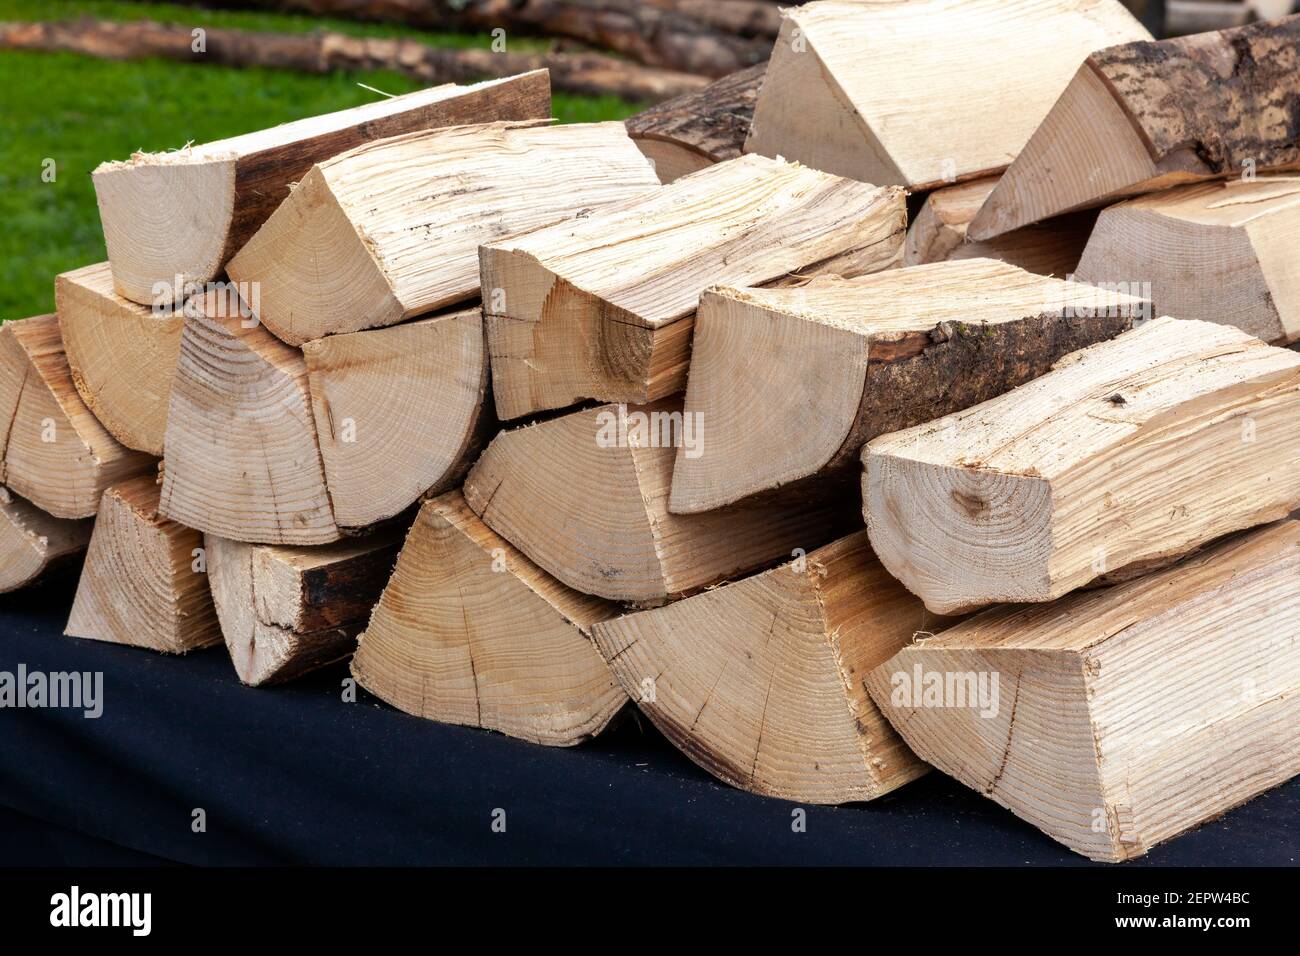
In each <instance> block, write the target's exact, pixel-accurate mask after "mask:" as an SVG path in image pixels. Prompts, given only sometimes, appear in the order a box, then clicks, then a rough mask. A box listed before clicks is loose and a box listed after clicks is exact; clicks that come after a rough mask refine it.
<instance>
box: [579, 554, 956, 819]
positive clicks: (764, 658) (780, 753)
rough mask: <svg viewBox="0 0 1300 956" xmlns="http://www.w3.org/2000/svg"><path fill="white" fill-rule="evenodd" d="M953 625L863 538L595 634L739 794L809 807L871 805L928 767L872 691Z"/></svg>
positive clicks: (691, 751) (672, 729) (657, 713)
mask: <svg viewBox="0 0 1300 956" xmlns="http://www.w3.org/2000/svg"><path fill="white" fill-rule="evenodd" d="M946 623H948V622H947V621H946V620H945V619H942V618H936V617H935V616H934V615H931V614H928V613H927V612H926V610H925V608H924V607H923V606H922V605H921V602H920V601H918V600H917V599H916V598H914V597H913V596H912V595H910V594H908V593H907V591H906V590H905V589H904V588H903V587H902V585H900V584H899V583H898V582H897V581H895V580H894V579H893V578H891V577H890V576H889V575H888V574H887V573H886V572H885V570H884V568H882V567H881V566H880V564H879V562H878V561H876V559H875V557H874V556H873V555H872V553H871V548H870V547H869V545H868V544H867V536H866V533H865V532H861V531H859V532H856V533H854V534H852V535H850V536H848V537H846V538H841V539H840V540H838V541H835V542H833V543H831V544H828V545H826V546H825V547H823V548H819V549H818V550H816V551H813V552H812V553H810V554H808V555H807V556H806V557H804V558H803V559H801V560H800V561H796V562H793V563H789V564H783V565H781V566H780V567H777V568H774V569H772V570H770V571H767V572H764V573H763V574H758V575H755V576H754V577H751V578H745V579H744V580H741V581H735V582H732V583H731V584H727V585H724V586H723V587H720V588H715V589H712V590H709V591H706V592H704V593H703V594H698V595H696V596H694V597H690V598H687V599H685V600H683V601H677V602H675V603H673V604H669V605H667V606H665V607H661V608H656V609H654V610H648V611H642V612H640V613H638V614H631V615H628V616H625V617H619V618H615V619H613V620H611V621H606V622H605V623H602V624H597V625H596V628H595V636H596V643H597V645H598V646H599V647H600V649H601V652H602V653H603V654H604V655H605V659H606V660H608V661H609V663H610V666H611V667H612V668H613V669H614V673H615V674H617V675H618V679H619V681H620V682H621V683H622V685H623V688H624V690H626V691H627V692H628V694H629V695H630V696H631V697H632V699H633V700H634V701H636V702H637V704H638V706H639V707H640V708H641V710H642V711H643V712H644V713H645V714H646V715H647V716H648V717H649V718H650V719H651V720H652V721H653V722H654V724H655V726H656V727H658V728H659V729H660V730H661V731H662V732H663V733H664V735H665V736H666V737H668V739H669V740H671V741H672V742H673V743H674V744H676V745H677V747H678V748H680V749H681V750H682V752H683V753H685V754H686V755H687V756H688V757H690V758H691V759H692V760H693V761H695V762H696V763H697V764H699V765H700V766H701V767H703V768H704V769H705V770H707V771H708V772H709V773H711V774H713V775H714V776H716V777H718V778H719V779H720V780H722V781H724V782H725V783H728V784H730V785H731V786H733V787H740V788H741V789H743V790H749V791H751V792H753V793H759V794H763V795H765V796H772V797H779V798H782V799H785V800H794V801H798V802H799V803H818V804H825V803H849V802H854V801H859V800H871V799H874V798H875V797H879V796H881V795H882V794H885V793H888V792H890V791H891V790H894V789H896V788H897V787H900V786H902V785H903V784H905V783H907V782H908V781H910V780H914V779H916V778H917V777H919V776H921V775H922V774H923V773H925V772H926V770H927V769H928V768H927V767H926V766H925V764H923V763H921V761H919V760H917V759H916V758H915V757H914V756H913V755H912V754H911V752H910V751H909V750H908V749H907V747H906V746H904V745H903V743H902V741H901V740H900V739H899V738H898V736H897V735H896V734H895V733H894V732H893V731H892V730H891V729H890V727H889V725H888V724H887V723H886V722H885V720H884V719H883V718H882V717H881V715H880V712H879V710H877V708H876V707H875V705H874V704H872V702H871V700H870V698H869V697H868V696H867V693H866V689H865V687H864V686H863V684H862V678H863V677H865V676H866V675H867V673H868V672H870V670H871V669H872V668H874V667H876V666H877V665H879V664H880V663H882V662H883V661H885V660H886V659H888V658H889V657H890V655H892V654H894V653H895V652H896V651H898V650H899V649H900V648H902V647H903V646H904V645H905V644H906V643H907V642H908V641H910V640H911V639H912V636H913V634H915V633H916V632H918V631H932V630H936V629H938V628H940V627H942V626H943V625H945V624H946Z"/></svg>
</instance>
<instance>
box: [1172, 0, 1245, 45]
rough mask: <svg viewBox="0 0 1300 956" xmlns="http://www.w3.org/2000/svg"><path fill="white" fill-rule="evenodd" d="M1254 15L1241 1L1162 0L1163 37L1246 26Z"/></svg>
mask: <svg viewBox="0 0 1300 956" xmlns="http://www.w3.org/2000/svg"><path fill="white" fill-rule="evenodd" d="M1253 14H1254V11H1252V10H1251V9H1250V7H1249V6H1247V5H1246V4H1245V3H1242V2H1241V0H1227V2H1225V0H1165V36H1167V37H1177V36H1186V35H1187V34H1189V33H1206V32H1208V31H1211V30H1224V29H1227V28H1228V27H1240V26H1245V25H1246V24H1247V23H1249V22H1250V20H1251V18H1252V16H1253Z"/></svg>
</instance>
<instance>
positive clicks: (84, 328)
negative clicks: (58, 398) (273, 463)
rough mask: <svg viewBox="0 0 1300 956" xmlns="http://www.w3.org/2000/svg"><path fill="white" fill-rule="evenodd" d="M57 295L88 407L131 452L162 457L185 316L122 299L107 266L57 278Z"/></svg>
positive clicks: (74, 370)
mask: <svg viewBox="0 0 1300 956" xmlns="http://www.w3.org/2000/svg"><path fill="white" fill-rule="evenodd" d="M54 295H55V300H56V303H57V305H58V315H59V331H60V332H61V333H62V335H63V347H64V349H65V350H66V352H67V356H68V366H69V368H70V369H71V370H72V381H73V383H74V384H75V385H76V386H77V391H78V392H79V393H80V394H81V398H82V401H84V402H85V403H86V405H87V407H89V408H90V410H91V411H92V412H94V413H95V417H96V418H98V419H99V420H100V422H101V423H103V425H104V427H105V428H107V429H108V430H109V432H110V433H111V434H112V436H113V437H114V438H116V439H117V440H118V441H120V442H121V443H122V444H123V445H125V446H126V447H127V448H134V449H136V450H137V451H143V452H148V453H149V454H150V455H161V454H162V453H163V432H164V431H165V430H166V428H167V401H168V399H169V398H170V396H171V391H172V379H173V378H175V377H176V358H177V356H178V355H179V354H180V350H181V327H182V326H183V325H184V324H185V317H184V316H183V315H182V314H181V313H180V311H179V310H176V311H173V310H172V309H171V308H170V307H163V308H159V309H151V308H149V307H147V306H143V305H138V304H136V303H135V302H132V301H131V300H130V299H124V298H123V297H122V296H120V295H118V294H117V293H116V292H114V291H113V274H112V272H111V271H109V267H108V263H107V262H101V263H99V264H98V265H93V266H86V267H85V268H84V269H77V270H75V271H74V272H65V273H63V274H62V275H60V276H58V277H57V278H56V279H55V281H54Z"/></svg>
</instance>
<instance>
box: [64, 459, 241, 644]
mask: <svg viewBox="0 0 1300 956" xmlns="http://www.w3.org/2000/svg"><path fill="white" fill-rule="evenodd" d="M202 544H203V538H202V535H200V534H199V533H198V532H197V531H194V530H192V529H190V528H186V527H184V526H183V525H179V524H177V523H176V522H175V521H169V520H167V519H166V518H163V517H161V516H160V515H159V514H158V484H157V482H156V481H155V480H154V478H153V476H152V475H141V476H140V477H138V478H132V479H131V480H130V481H125V482H122V483H121V484H119V485H114V486H113V487H111V488H109V489H108V490H107V491H105V492H104V496H103V499H102V500H101V501H100V504H99V514H98V516H97V517H96V518H95V530H94V534H93V535H92V536H91V539H90V550H89V551H88V552H87V554H86V563H85V565H84V566H83V567H82V570H81V581H80V583H79V584H78V585H77V596H76V599H75V600H74V601H73V604H72V614H71V616H70V617H69V618H68V627H67V630H65V631H64V633H65V634H67V635H68V636H69V637H81V638H87V639H89V640H94V641H107V642H109V643H112V644H128V645H131V646H133V647H145V648H148V649H149V650H154V651H163V652H165V653H168V654H185V653H187V652H189V651H193V650H197V649H199V648H201V647H208V646H209V645H212V644H216V643H218V642H219V641H220V640H221V629H220V628H219V627H218V625H217V614H216V611H215V610H214V609H213V607H212V596H211V594H210V593H209V591H208V580H207V578H206V577H205V575H204V573H203V570H202V564H200V563H199V558H200V555H201V551H200V548H201V547H202Z"/></svg>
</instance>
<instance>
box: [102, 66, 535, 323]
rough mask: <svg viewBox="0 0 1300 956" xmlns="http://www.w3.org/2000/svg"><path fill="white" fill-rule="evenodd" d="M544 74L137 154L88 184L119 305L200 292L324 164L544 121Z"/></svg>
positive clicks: (423, 93)
mask: <svg viewBox="0 0 1300 956" xmlns="http://www.w3.org/2000/svg"><path fill="white" fill-rule="evenodd" d="M550 112H551V92H550V79H549V76H548V74H547V73H546V71H545V70H539V71H536V72H533V73H526V74H522V75H520V76H513V77H509V78H507V79H503V80H488V81H486V82H483V83H476V84H473V85H472V86H456V85H454V84H447V85H445V86H438V87H433V88H431V89H427V90H420V91H418V92H415V93H408V94H406V95H404V96H395V97H390V98H387V99H384V100H380V101H379V102H376V103H368V104H366V105H364V106H358V107H356V108H355V109H350V110H342V111H340V112H337V113H328V114H325V115H323V116H312V117H308V118H307V119H302V120H298V121H296V122H293V123H286V124H284V125H282V126H275V127H271V128H270V129H264V130H259V131H257V132H254V133H247V134H245V135H243V136H236V137H233V138H231V139H224V140H219V141H217V142H212V143H206V144H204V145H202V146H194V147H185V148H184V149H180V150H176V151H175V152H169V153H137V154H135V155H134V156H132V157H131V159H130V160H128V161H126V162H114V163H104V164H103V165H101V166H100V167H99V168H98V169H96V170H95V172H94V174H93V178H94V182H95V194H96V197H97V199H98V201H99V215H100V219H101V220H102V222H103V224H104V239H105V242H106V243H107V245H108V258H109V262H110V263H112V268H113V280H114V286H115V288H116V290H117V293H118V294H119V295H122V296H124V297H126V298H128V299H131V300H132V301H134V302H139V303H142V304H146V305H148V304H152V303H155V302H158V303H161V304H168V305H170V304H173V303H174V301H175V292H176V291H177V285H178V283H177V279H178V277H179V279H180V286H181V287H182V288H183V287H184V285H185V284H186V283H203V282H207V281H209V280H211V279H215V278H217V277H218V276H219V275H220V273H221V271H222V268H223V267H224V266H225V264H226V262H227V261H228V260H229V259H230V257H231V256H232V255H234V253H235V251H236V250H237V249H238V248H239V247H240V246H242V245H243V244H244V243H245V242H246V241H247V240H248V238H249V237H250V236H251V235H252V234H253V233H254V232H255V231H257V228H258V227H259V226H261V225H262V223H263V222H265V221H266V218H267V217H268V216H269V215H270V214H271V213H272V211H273V210H274V209H275V208H276V206H277V205H279V203H280V201H281V200H282V199H284V197H285V196H286V195H288V193H289V185H290V183H294V182H297V181H298V180H300V179H302V177H303V176H304V175H305V174H306V173H307V171H308V170H309V169H310V168H311V167H312V164H314V163H318V162H320V161H322V160H324V159H327V158H329V157H330V156H334V155H336V154H338V153H341V152H343V151H345V150H348V149H351V148H353V147H355V146H358V145H360V144H362V143H365V142H368V141H370V140H374V139H381V138H384V137H389V136H396V135H399V134H402V133H406V132H410V131H412V130H421V129H430V128H434V127H440V126H452V125H458V124H463V123H482V122H489V121H493V120H507V121H509V120H532V119H544V118H546V117H548V116H550Z"/></svg>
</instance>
